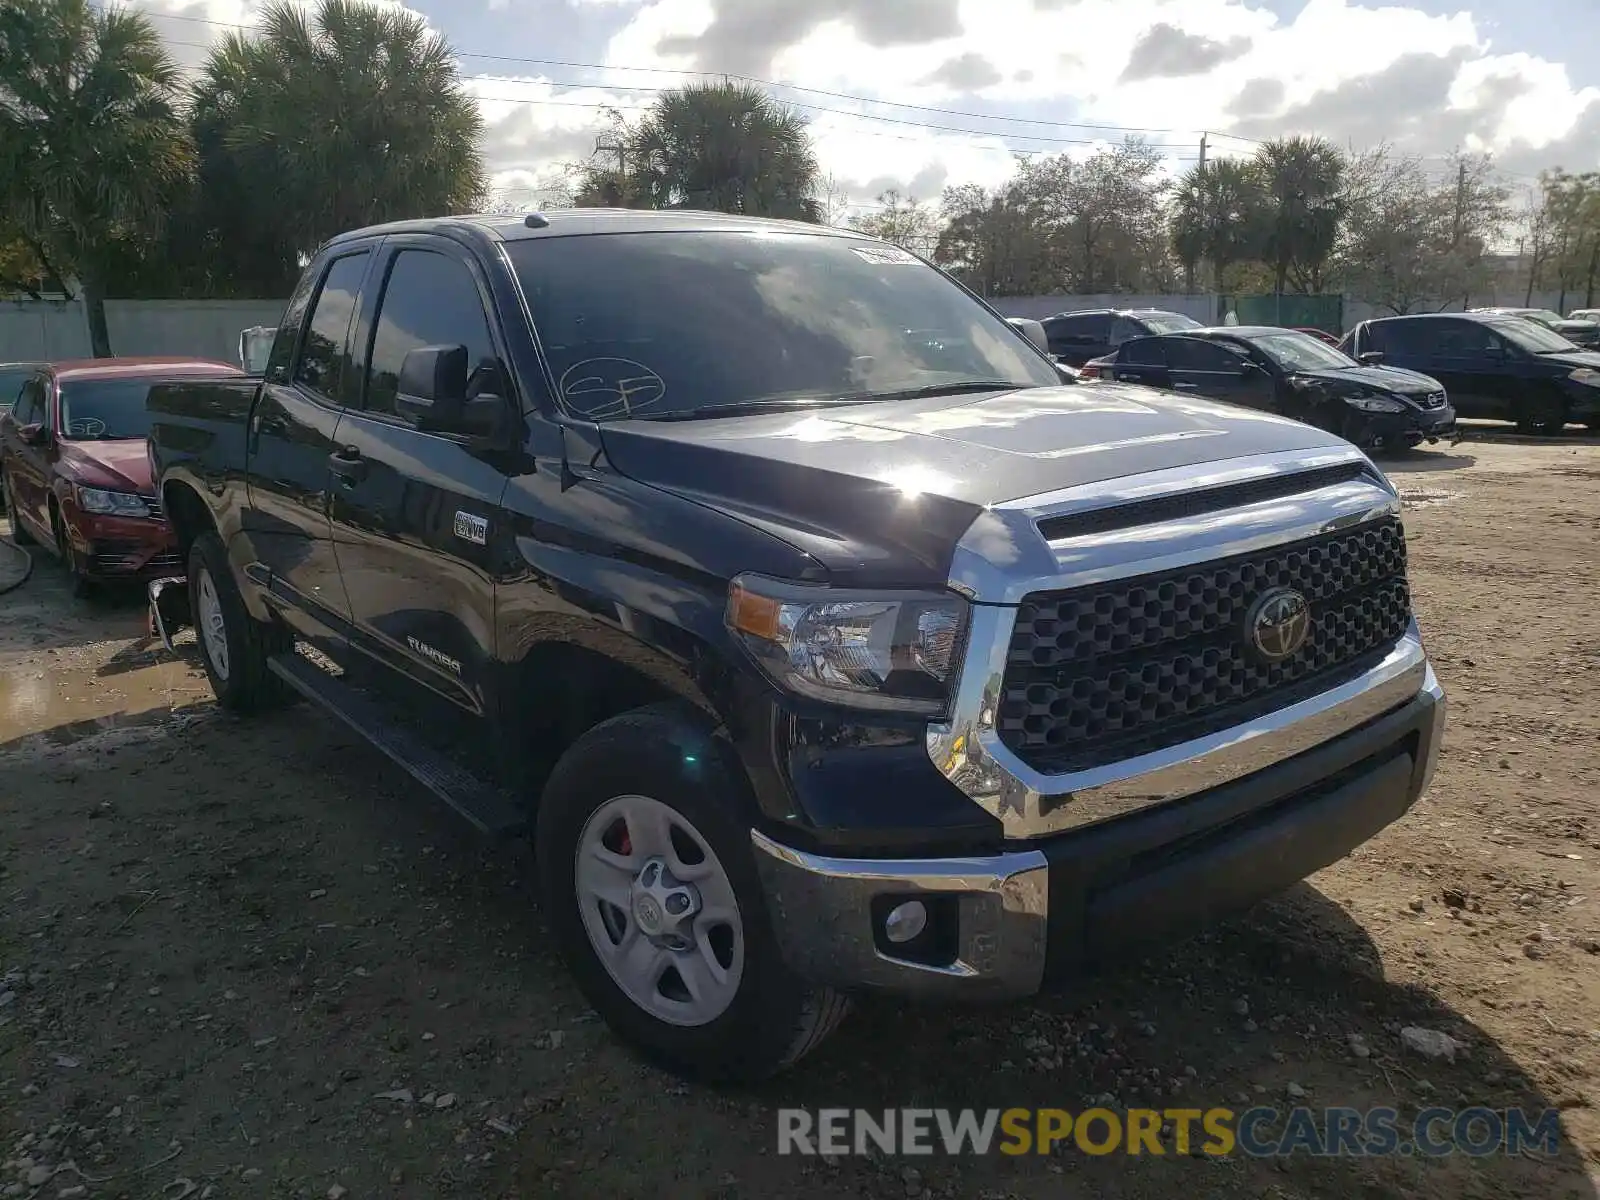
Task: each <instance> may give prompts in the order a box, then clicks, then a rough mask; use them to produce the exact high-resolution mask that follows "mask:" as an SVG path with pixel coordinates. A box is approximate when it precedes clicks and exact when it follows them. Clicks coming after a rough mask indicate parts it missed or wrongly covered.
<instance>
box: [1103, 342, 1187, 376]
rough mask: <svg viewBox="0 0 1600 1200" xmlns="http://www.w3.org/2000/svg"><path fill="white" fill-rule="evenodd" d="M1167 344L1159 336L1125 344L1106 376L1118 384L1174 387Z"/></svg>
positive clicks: (1119, 349) (1120, 348) (1118, 351)
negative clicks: (1168, 367)
mask: <svg viewBox="0 0 1600 1200" xmlns="http://www.w3.org/2000/svg"><path fill="white" fill-rule="evenodd" d="M1165 343H1166V339H1165V338H1162V337H1159V336H1158V337H1141V338H1134V339H1132V340H1131V341H1127V342H1124V343H1123V344H1122V345H1121V347H1119V348H1118V350H1117V358H1116V362H1115V363H1113V364H1112V365H1111V366H1110V367H1109V368H1107V370H1106V372H1105V373H1106V375H1108V376H1109V377H1110V378H1112V379H1115V380H1116V381H1117V382H1118V383H1138V384H1143V385H1144V386H1145V387H1153V388H1165V387H1170V386H1172V380H1171V379H1169V378H1168V377H1167V354H1166V350H1165Z"/></svg>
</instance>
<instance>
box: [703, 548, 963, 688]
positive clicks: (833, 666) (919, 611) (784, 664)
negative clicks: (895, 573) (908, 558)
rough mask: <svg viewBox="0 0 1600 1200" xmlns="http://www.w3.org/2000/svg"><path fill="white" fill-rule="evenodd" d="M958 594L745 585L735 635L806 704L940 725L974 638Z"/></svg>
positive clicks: (731, 618)
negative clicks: (965, 648) (936, 720)
mask: <svg viewBox="0 0 1600 1200" xmlns="http://www.w3.org/2000/svg"><path fill="white" fill-rule="evenodd" d="M967 613H968V610H967V602H966V601H965V600H963V599H961V597H959V596H955V595H951V594H949V593H921V592H917V593H912V592H905V593H871V592H852V591H841V590H839V589H836V588H824V587H817V586H808V585H805V584H796V583H786V582H783V581H780V580H775V579H766V578H763V577H760V576H754V575H741V576H740V577H739V578H738V579H735V580H734V581H733V584H732V585H731V586H730V587H729V589H728V609H727V623H728V628H729V629H731V630H732V631H733V633H734V636H735V637H737V638H738V639H739V640H740V642H742V643H743V644H744V646H745V648H746V649H747V650H749V652H750V654H751V656H752V657H753V658H754V659H755V660H756V662H757V663H758V664H759V665H760V666H761V668H762V670H763V671H765V672H766V673H767V674H768V675H769V676H771V678H772V679H773V680H774V681H775V682H777V683H778V684H780V685H782V686H783V687H786V688H788V689H789V690H791V691H793V692H796V693H798V694H800V695H802V696H807V697H809V698H811V699H814V700H822V701H826V702H828V703H832V704H841V705H846V706H849V707H852V708H862V709H870V710H873V711H877V712H902V713H915V714H918V715H925V716H939V715H940V714H941V713H943V712H944V709H945V704H946V702H947V700H948V698H949V694H950V685H951V682H952V679H953V677H954V675H955V668H956V664H957V656H958V655H959V654H960V652H961V648H962V645H963V638H964V636H965V634H966V629H967Z"/></svg>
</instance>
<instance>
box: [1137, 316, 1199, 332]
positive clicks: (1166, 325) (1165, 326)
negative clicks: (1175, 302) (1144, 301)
mask: <svg viewBox="0 0 1600 1200" xmlns="http://www.w3.org/2000/svg"><path fill="white" fill-rule="evenodd" d="M1139 320H1141V321H1143V322H1144V323H1145V324H1146V325H1147V326H1149V327H1150V332H1151V333H1182V332H1183V331H1184V330H1185V329H1203V328H1204V326H1203V325H1201V324H1200V322H1199V321H1196V320H1195V319H1194V318H1193V317H1186V316H1184V315H1183V314H1182V313H1154V314H1151V313H1141V314H1140V315H1139Z"/></svg>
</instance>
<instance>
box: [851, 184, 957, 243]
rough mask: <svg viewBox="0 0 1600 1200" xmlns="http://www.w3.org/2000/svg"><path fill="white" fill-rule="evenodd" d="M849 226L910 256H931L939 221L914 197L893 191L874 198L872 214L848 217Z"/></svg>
mask: <svg viewBox="0 0 1600 1200" xmlns="http://www.w3.org/2000/svg"><path fill="white" fill-rule="evenodd" d="M849 226H850V228H852V229H859V230H860V231H861V232H862V233H865V234H868V235H870V236H872V237H875V238H882V239H883V240H884V241H886V242H893V243H894V244H895V245H896V246H903V247H904V248H905V249H907V250H910V251H912V252H913V253H914V254H922V255H932V254H933V251H934V248H935V246H936V245H937V244H938V241H939V221H938V218H937V217H936V216H935V215H934V214H933V212H931V211H930V210H929V209H928V207H927V206H926V205H924V204H923V203H922V202H921V201H919V200H918V199H917V198H916V197H914V196H901V195H900V193H899V192H897V191H894V190H893V189H891V190H889V191H887V192H883V193H881V194H880V195H879V196H878V208H877V209H876V210H875V211H873V212H869V213H863V214H861V215H859V216H856V217H853V218H851V220H850V221H849Z"/></svg>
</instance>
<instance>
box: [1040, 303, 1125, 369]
mask: <svg viewBox="0 0 1600 1200" xmlns="http://www.w3.org/2000/svg"><path fill="white" fill-rule="evenodd" d="M1043 324H1044V332H1045V336H1046V337H1047V338H1049V339H1050V353H1051V354H1053V355H1055V356H1056V357H1057V358H1062V359H1065V360H1066V361H1067V362H1069V363H1071V364H1072V365H1073V366H1075V367H1081V366H1083V364H1084V363H1086V362H1088V361H1089V360H1090V359H1091V358H1099V357H1100V356H1101V355H1102V354H1105V353H1107V352H1109V351H1110V349H1111V314H1110V313H1079V314H1077V315H1076V316H1066V317H1052V318H1050V319H1049V320H1048V321H1045V322H1043Z"/></svg>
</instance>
